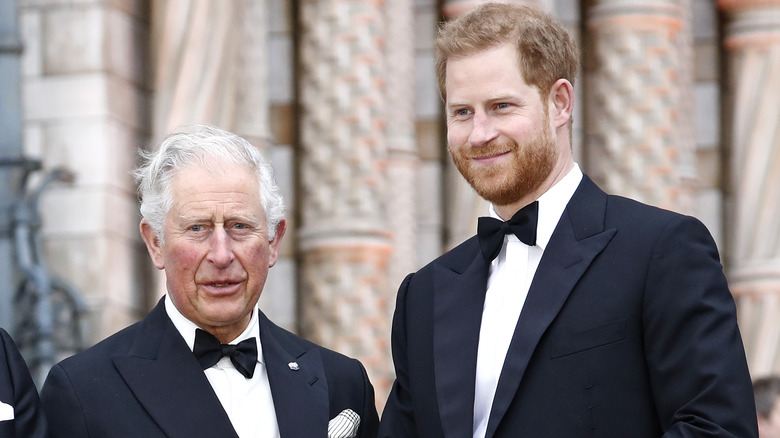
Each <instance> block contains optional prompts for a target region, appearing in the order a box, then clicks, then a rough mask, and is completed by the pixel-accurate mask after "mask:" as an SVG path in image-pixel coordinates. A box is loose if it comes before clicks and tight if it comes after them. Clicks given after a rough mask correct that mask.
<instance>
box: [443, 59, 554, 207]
mask: <svg viewBox="0 0 780 438" xmlns="http://www.w3.org/2000/svg"><path fill="white" fill-rule="evenodd" d="M446 90H447V102H446V111H447V142H448V147H449V151H450V155H451V156H452V159H453V161H454V163H455V165H456V166H457V168H458V170H459V171H460V173H461V174H463V176H464V177H465V178H466V180H467V181H468V182H469V184H471V186H472V187H473V188H474V189H475V190H476V191H477V193H478V194H479V195H480V196H482V197H483V198H485V199H487V200H488V201H490V202H492V203H494V204H495V205H497V206H501V205H508V204H515V203H518V204H522V205H525V204H527V203H529V202H531V201H533V200H534V199H535V198H536V197H538V195H540V194H541V193H543V192H544V190H546V188H549V186H550V185H551V184H548V182H549V181H550V178H555V176H557V175H558V173H556V172H554V170H555V168H556V166H562V163H563V160H564V159H566V158H567V157H566V156H565V155H564V156H562V155H561V149H562V148H561V147H559V145H558V143H557V135H556V134H557V133H556V131H555V129H557V127H559V126H561V124H560V120H558V118H556V119H555V120H554V123H555V124H554V123H552V122H551V118H550V111H552V110H554V109H555V105H552V106H550V104H549V102H548V99H544V100H542V98H541V97H540V94H539V92H538V90H537V88H536V87H533V86H531V85H528V84H527V83H526V81H525V80H524V78H523V75H522V73H521V72H520V68H519V63H518V58H517V51H516V50H515V48H514V47H513V46H511V45H509V44H504V45H500V46H498V47H494V48H490V49H487V50H483V51H481V52H477V53H475V54H473V55H470V56H465V57H461V58H453V59H450V60H449V61H447V74H446ZM545 96H546V93H545ZM554 174H555V175H554Z"/></svg>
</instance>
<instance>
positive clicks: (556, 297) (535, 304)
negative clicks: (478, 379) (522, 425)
mask: <svg viewBox="0 0 780 438" xmlns="http://www.w3.org/2000/svg"><path fill="white" fill-rule="evenodd" d="M586 201H588V202H586ZM605 208H606V195H605V194H604V192H602V191H601V190H600V189H598V188H597V187H596V186H595V184H593V183H592V182H591V181H590V180H589V179H587V177H585V178H584V179H583V182H582V184H581V186H580V188H578V192H577V193H575V196H573V197H572V200H571V202H570V203H569V205H568V206H567V208H566V211H564V213H563V215H562V216H561V220H560V222H559V223H558V226H557V227H556V229H555V232H554V233H553V235H552V238H551V239H550V243H549V244H548V246H547V248H546V249H545V251H544V255H543V256H542V260H541V261H540V263H539V267H538V268H537V270H536V274H535V275H534V279H533V281H532V283H531V287H530V289H529V291H528V297H527V298H526V302H525V305H524V306H523V310H522V312H521V313H520V317H519V319H518V321H517V325H516V326H515V332H514V335H513V337H512V341H511V344H510V346H509V351H508V352H507V356H506V360H505V361H504V367H503V369H502V370H501V376H500V377H499V381H498V388H497V390H496V395H495V398H494V399H493V407H492V409H491V412H490V419H489V421H488V428H487V434H486V437H488V438H490V437H492V436H493V434H494V433H495V431H496V429H497V428H498V424H499V423H500V422H501V419H502V418H503V416H504V414H505V413H506V411H507V409H508V407H509V405H510V404H511V402H512V399H513V398H514V397H515V395H516V394H517V390H518V388H519V386H520V382H521V381H522V379H523V375H524V373H525V370H526V368H527V366H528V362H529V360H530V358H531V356H532V355H533V353H534V350H535V349H536V346H537V344H538V343H539V340H540V339H541V337H542V335H543V334H544V332H545V331H546V330H547V328H548V327H549V326H550V324H551V323H552V321H553V320H554V319H555V317H556V316H557V315H558V313H559V312H560V310H561V308H562V307H563V305H564V303H565V302H566V299H567V298H568V297H569V295H570V294H571V292H572V290H573V288H574V286H575V285H576V284H577V282H578V281H579V279H580V277H582V275H583V274H584V273H585V271H586V270H587V269H588V267H589V266H590V264H591V263H592V262H593V260H594V259H595V258H596V256H597V255H598V254H599V253H601V252H602V251H603V250H604V248H605V247H606V246H607V245H608V244H609V242H610V241H611V240H612V238H613V237H614V236H615V233H616V230H614V229H609V230H604V227H603V224H604V212H605ZM572 218H575V219H572ZM575 222H576V224H575Z"/></svg>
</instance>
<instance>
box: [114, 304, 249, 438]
mask: <svg viewBox="0 0 780 438" xmlns="http://www.w3.org/2000/svg"><path fill="white" fill-rule="evenodd" d="M113 359H114V364H115V365H116V368H117V370H118V371H119V373H120V374H121V375H122V378H123V379H124V380H125V382H126V383H127V386H128V387H129V388H130V390H131V391H132V392H133V394H135V396H136V398H137V399H138V401H139V402H140V403H141V404H142V405H143V406H144V408H145V409H146V411H147V412H148V413H149V415H150V416H151V417H152V419H153V420H154V421H155V422H156V423H157V424H158V425H159V426H160V428H161V429H162V430H163V431H164V432H165V434H166V435H167V436H168V437H182V438H185V437H193V436H219V437H237V435H236V432H235V430H234V429H233V426H232V424H231V423H230V419H229V418H228V416H227V413H226V412H225V410H224V409H223V408H222V404H221V403H220V402H219V399H218V398H217V395H216V394H215V393H214V390H213V389H212V388H211V385H210V384H209V382H208V379H207V378H206V375H205V374H204V373H203V370H202V369H201V368H200V366H199V365H198V362H197V360H196V359H195V356H193V354H192V352H191V351H190V349H189V348H188V347H187V344H186V343H185V342H184V339H182V338H181V335H180V334H179V332H178V331H176V328H175V327H174V326H173V323H171V322H170V320H169V319H168V316H167V315H166V314H165V309H164V308H163V306H162V305H158V306H157V307H156V308H155V309H154V310H153V311H152V312H151V313H150V315H149V316H148V317H147V318H146V320H144V322H143V323H142V326H141V327H139V333H138V336H137V338H136V341H135V345H134V347H133V350H132V351H131V353H130V354H129V355H117V356H114V358H113Z"/></svg>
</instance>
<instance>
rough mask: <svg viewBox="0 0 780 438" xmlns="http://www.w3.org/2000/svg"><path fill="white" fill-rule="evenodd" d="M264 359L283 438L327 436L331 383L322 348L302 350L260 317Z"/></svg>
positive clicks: (262, 316)
mask: <svg viewBox="0 0 780 438" xmlns="http://www.w3.org/2000/svg"><path fill="white" fill-rule="evenodd" d="M260 338H261V342H262V348H263V359H264V361H265V364H266V365H265V366H266V370H267V372H268V381H269V383H270V385H271V394H272V396H273V400H274V407H275V409H276V420H277V422H278V423H279V433H280V435H281V436H283V437H305V436H324V435H325V434H326V433H327V430H328V411H329V409H328V408H329V406H328V382H327V379H326V377H325V369H324V367H323V365H322V358H321V357H320V354H319V351H317V350H316V349H313V348H309V349H303V348H302V347H301V346H300V345H298V344H297V343H295V344H293V343H291V342H293V341H291V340H290V337H289V336H287V335H286V334H285V333H282V332H281V330H280V329H278V327H276V326H274V325H272V324H271V323H270V322H269V321H268V319H266V318H265V316H264V315H262V314H261V317H260Z"/></svg>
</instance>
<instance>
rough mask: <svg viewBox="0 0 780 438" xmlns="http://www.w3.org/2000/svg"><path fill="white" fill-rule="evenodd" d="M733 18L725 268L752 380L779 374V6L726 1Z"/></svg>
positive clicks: (773, 0)
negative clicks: (727, 239)
mask: <svg viewBox="0 0 780 438" xmlns="http://www.w3.org/2000/svg"><path fill="white" fill-rule="evenodd" d="M719 6H720V7H721V8H723V9H724V10H725V11H726V12H727V13H728V15H729V20H728V25H727V27H726V38H725V46H726V48H727V49H728V54H729V59H728V63H729V80H730V86H729V91H730V92H731V93H732V95H731V96H730V101H731V102H733V108H732V114H731V120H730V139H729V145H728V146H729V149H730V159H729V162H730V169H729V171H730V180H729V186H730V190H731V194H730V198H731V199H730V205H731V208H729V209H728V211H729V212H730V213H729V217H728V218H727V220H728V222H727V223H728V224H729V226H728V228H729V229H728V236H729V243H730V245H729V247H728V256H729V257H728V262H729V263H728V267H729V280H730V283H731V288H732V292H733V293H734V294H735V296H736V297H737V303H738V308H739V316H740V327H741V329H742V333H743V338H744V342H745V347H746V350H747V353H748V361H749V363H750V367H751V372H752V373H753V375H758V374H765V373H769V372H778V371H780V201H779V200H780V126H778V123H777V121H778V120H780V106H778V104H777V96H780V75H779V74H778V72H780V1H777V0H763V1H746V0H741V1H721V2H720V3H719Z"/></svg>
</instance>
